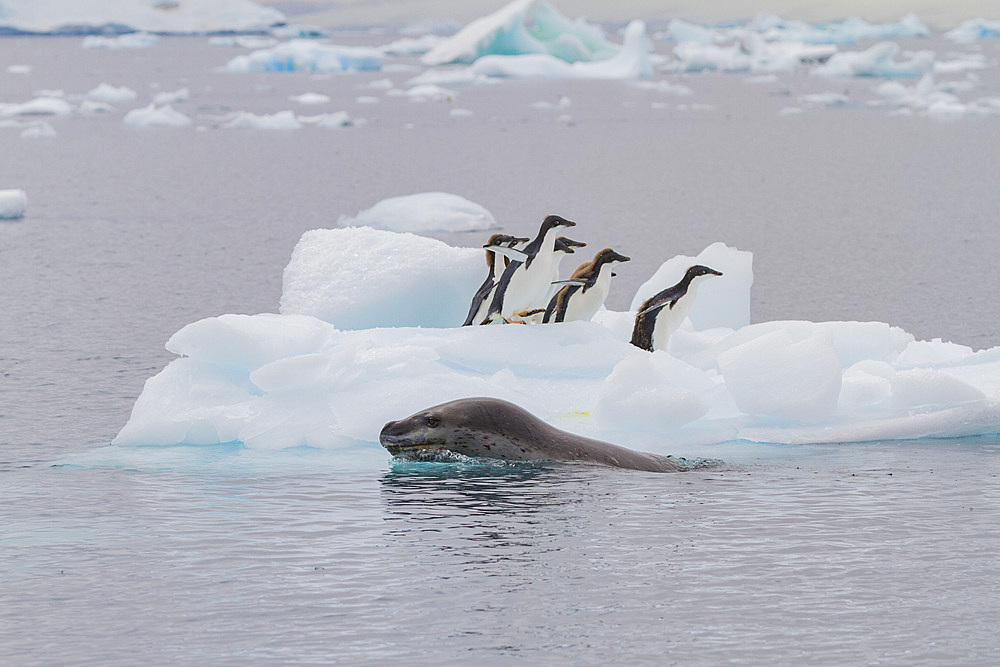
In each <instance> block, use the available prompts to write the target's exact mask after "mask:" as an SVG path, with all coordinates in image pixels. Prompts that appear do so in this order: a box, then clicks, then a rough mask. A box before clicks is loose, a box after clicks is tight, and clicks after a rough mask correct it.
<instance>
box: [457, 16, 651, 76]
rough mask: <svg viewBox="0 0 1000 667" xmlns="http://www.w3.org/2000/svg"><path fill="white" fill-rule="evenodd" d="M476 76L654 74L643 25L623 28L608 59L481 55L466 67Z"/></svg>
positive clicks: (534, 55) (633, 23) (640, 23)
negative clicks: (621, 39) (619, 41)
mask: <svg viewBox="0 0 1000 667" xmlns="http://www.w3.org/2000/svg"><path fill="white" fill-rule="evenodd" d="M469 69H470V71H471V72H472V74H473V75H475V76H486V77H508V78H517V79H640V78H648V77H650V76H652V75H653V64H652V60H651V58H650V45H649V40H648V38H647V37H646V25H645V24H644V23H643V22H642V21H632V22H631V23H629V24H628V26H627V27H626V28H625V42H624V44H623V45H622V48H621V50H620V51H619V52H618V53H617V54H615V55H614V56H613V57H611V58H609V59H607V60H601V61H597V62H584V61H580V62H573V63H569V62H566V61H565V60H561V59H559V58H556V57H554V56H551V55H547V54H541V53H539V54H527V55H515V56H501V55H490V56H483V57H482V58H479V59H478V60H477V61H476V62H474V63H473V64H472V65H471V67H470V68H469Z"/></svg>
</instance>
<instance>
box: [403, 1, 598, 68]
mask: <svg viewBox="0 0 1000 667" xmlns="http://www.w3.org/2000/svg"><path fill="white" fill-rule="evenodd" d="M616 51H617V48H616V47H615V46H614V45H613V44H611V43H610V42H608V41H607V39H605V37H604V31H603V30H602V29H601V28H600V27H598V26H596V25H592V24H590V23H587V22H586V21H584V20H583V19H577V20H576V21H571V20H569V19H567V18H566V17H565V16H563V15H562V14H560V13H559V12H557V11H556V10H555V9H554V8H553V7H552V6H551V5H549V4H548V3H545V2H541V0H514V2H511V3H509V4H508V5H506V6H504V7H502V8H501V9H499V10H497V11H495V12H494V13H492V14H490V15H488V16H483V17H481V18H478V19H476V20H475V21H472V22H471V23H469V24H468V25H466V26H465V27H464V28H462V29H461V30H460V31H459V32H458V33H457V34H455V35H453V36H452V37H450V38H448V39H446V40H444V41H443V42H441V43H440V44H438V45H436V46H435V47H434V48H432V49H431V50H430V51H428V52H427V53H426V54H424V56H423V58H421V61H422V62H423V63H424V64H425V65H446V64H450V63H472V62H474V61H476V60H478V59H479V58H481V57H483V56H487V55H507V56H510V55H522V54H545V55H549V56H552V57H554V58H558V59H560V60H563V61H565V62H576V61H589V60H602V59H606V58H610V57H611V56H613V55H614V54H615V52H616Z"/></svg>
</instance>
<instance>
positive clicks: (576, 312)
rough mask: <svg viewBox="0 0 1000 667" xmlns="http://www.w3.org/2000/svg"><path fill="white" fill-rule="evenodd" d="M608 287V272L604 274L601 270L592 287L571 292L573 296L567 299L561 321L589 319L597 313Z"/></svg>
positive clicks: (606, 294) (609, 287)
mask: <svg viewBox="0 0 1000 667" xmlns="http://www.w3.org/2000/svg"><path fill="white" fill-rule="evenodd" d="M610 289H611V275H610V272H608V275H607V276H605V275H604V272H603V271H602V272H601V276H600V277H598V279H597V283H596V284H595V285H594V286H593V287H591V288H590V289H589V290H587V291H586V292H584V291H583V288H581V289H578V290H577V291H576V292H574V293H573V296H571V297H570V299H569V303H568V304H566V316H565V317H564V318H563V322H572V321H575V320H588V321H589V320H591V319H592V318H593V317H594V315H596V314H597V311H598V310H600V309H601V306H603V305H604V300H605V299H607V298H608V291H609V290H610Z"/></svg>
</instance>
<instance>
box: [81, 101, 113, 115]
mask: <svg viewBox="0 0 1000 667" xmlns="http://www.w3.org/2000/svg"><path fill="white" fill-rule="evenodd" d="M114 110H115V108H114V107H113V106H111V105H110V104H108V103H107V102H95V101H94V100H84V101H82V102H80V106H79V107H78V111H79V112H80V113H82V114H84V115H91V114H98V113H109V112H111V111H114Z"/></svg>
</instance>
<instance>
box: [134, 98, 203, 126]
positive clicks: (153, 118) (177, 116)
mask: <svg viewBox="0 0 1000 667" xmlns="http://www.w3.org/2000/svg"><path fill="white" fill-rule="evenodd" d="M122 122H124V123H125V124H126V125H129V126H131V127H187V126H188V125H191V123H192V121H191V119H190V118H188V117H187V116H185V115H184V114H183V113H181V112H180V111H177V110H175V109H174V108H173V107H171V106H170V105H169V104H167V105H165V106H160V107H158V106H156V105H155V104H150V105H149V106H147V107H143V108H141V109H132V110H131V111H129V112H128V113H127V114H125V118H124V119H123V121H122Z"/></svg>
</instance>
